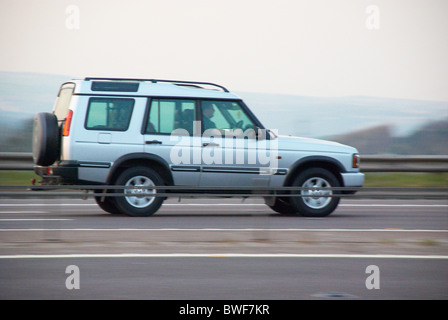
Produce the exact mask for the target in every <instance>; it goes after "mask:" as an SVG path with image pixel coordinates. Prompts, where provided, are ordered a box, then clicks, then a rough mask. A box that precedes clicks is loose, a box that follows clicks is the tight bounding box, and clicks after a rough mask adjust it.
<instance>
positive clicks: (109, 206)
mask: <svg viewBox="0 0 448 320" xmlns="http://www.w3.org/2000/svg"><path fill="white" fill-rule="evenodd" d="M105 191H106V190H95V191H94V193H103V192H105ZM94 198H95V201H96V203H97V204H98V206H99V207H100V208H101V209H103V210H104V211H106V212H107V213H111V214H121V212H120V210H118V208H117V205H116V203H115V200H114V198H113V197H104V199H102V197H94Z"/></svg>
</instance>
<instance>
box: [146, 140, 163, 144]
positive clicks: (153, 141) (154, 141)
mask: <svg viewBox="0 0 448 320" xmlns="http://www.w3.org/2000/svg"><path fill="white" fill-rule="evenodd" d="M145 144H162V141H159V140H150V141H145Z"/></svg>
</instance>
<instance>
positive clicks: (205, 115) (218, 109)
mask: <svg viewBox="0 0 448 320" xmlns="http://www.w3.org/2000/svg"><path fill="white" fill-rule="evenodd" d="M201 107H202V121H203V127H204V130H208V129H219V130H221V131H222V132H225V131H228V130H235V129H241V130H243V131H245V130H248V129H254V128H255V124H254V122H253V121H252V120H251V119H250V118H249V116H248V115H247V113H246V112H245V110H244V109H243V107H242V106H241V105H240V104H239V103H238V102H234V101H202V103H201Z"/></svg>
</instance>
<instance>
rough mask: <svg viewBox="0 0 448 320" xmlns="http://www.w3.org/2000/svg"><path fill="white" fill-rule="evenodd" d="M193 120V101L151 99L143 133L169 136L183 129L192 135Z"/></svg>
mask: <svg viewBox="0 0 448 320" xmlns="http://www.w3.org/2000/svg"><path fill="white" fill-rule="evenodd" d="M195 120H196V111H195V101H194V100H181V99H152V101H151V106H150V110H149V117H148V122H147V124H146V130H145V133H161V134H171V133H172V132H173V131H174V130H176V129H184V130H186V132H188V134H189V135H192V134H193V122H194V121H195Z"/></svg>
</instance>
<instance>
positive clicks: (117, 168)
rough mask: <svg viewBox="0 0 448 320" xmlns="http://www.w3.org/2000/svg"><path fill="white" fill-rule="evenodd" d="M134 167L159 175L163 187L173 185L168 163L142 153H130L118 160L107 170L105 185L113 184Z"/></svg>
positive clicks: (155, 156)
mask: <svg viewBox="0 0 448 320" xmlns="http://www.w3.org/2000/svg"><path fill="white" fill-rule="evenodd" d="M135 166H145V167H149V168H152V169H154V170H156V171H157V173H158V174H160V176H161V177H162V178H163V180H164V182H165V185H168V186H172V185H174V180H173V176H172V174H171V170H170V167H169V165H168V163H167V162H166V161H165V160H163V159H162V158H161V157H159V156H157V155H155V154H151V153H144V152H137V153H130V154H127V155H124V156H122V157H120V158H118V159H117V160H116V161H115V162H114V164H113V165H112V167H111V169H110V170H109V174H108V176H107V179H106V183H107V184H113V183H114V182H115V180H116V179H117V177H118V176H119V175H120V174H121V173H122V172H123V171H124V170H126V169H127V168H131V167H135Z"/></svg>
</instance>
